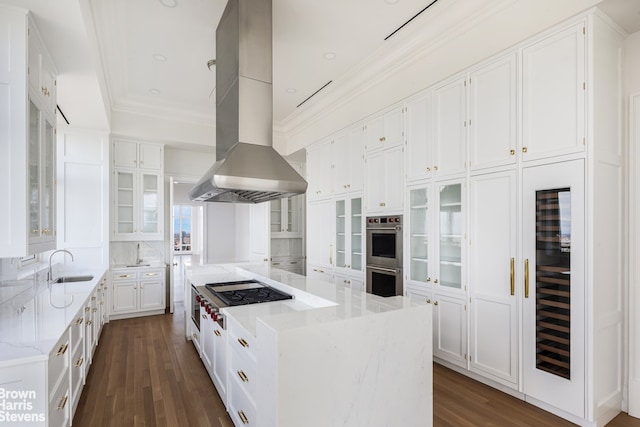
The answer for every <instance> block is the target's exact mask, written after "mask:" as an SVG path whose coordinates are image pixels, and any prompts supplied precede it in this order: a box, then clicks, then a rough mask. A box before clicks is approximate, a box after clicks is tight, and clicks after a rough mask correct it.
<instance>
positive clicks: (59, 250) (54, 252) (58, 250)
mask: <svg viewBox="0 0 640 427" xmlns="http://www.w3.org/2000/svg"><path fill="white" fill-rule="evenodd" d="M58 252H66V253H68V254H69V255H71V261H73V254H72V253H71V252H69V251H68V250H66V249H56V250H55V251H53V252H51V254H50V255H49V270H48V271H47V282H49V283H51V281H52V280H53V271H52V270H51V258H52V257H53V256H54V255H55V254H56V253H58Z"/></svg>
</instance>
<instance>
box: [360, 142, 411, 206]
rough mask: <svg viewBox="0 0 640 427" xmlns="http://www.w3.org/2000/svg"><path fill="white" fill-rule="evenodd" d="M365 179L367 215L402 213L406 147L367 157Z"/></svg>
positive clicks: (379, 152) (394, 148)
mask: <svg viewBox="0 0 640 427" xmlns="http://www.w3.org/2000/svg"><path fill="white" fill-rule="evenodd" d="M365 177H366V185H365V197H364V198H365V200H366V208H367V209H366V213H367V214H372V213H394V212H395V213H401V211H402V207H403V201H404V196H403V188H404V147H403V146H398V147H393V148H390V149H387V150H383V151H378V152H376V153H373V154H370V155H367V158H366V163H365Z"/></svg>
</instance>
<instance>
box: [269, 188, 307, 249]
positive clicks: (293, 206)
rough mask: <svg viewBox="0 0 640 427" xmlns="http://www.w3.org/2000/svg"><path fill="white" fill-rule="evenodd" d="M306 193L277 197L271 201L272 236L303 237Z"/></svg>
mask: <svg viewBox="0 0 640 427" xmlns="http://www.w3.org/2000/svg"><path fill="white" fill-rule="evenodd" d="M304 204H305V200H304V195H302V194H301V195H298V196H293V197H286V198H284V199H276V200H272V201H271V202H270V211H271V212H270V217H271V221H270V229H271V237H272V238H299V237H302V222H303V221H302V218H303V215H304V213H303V206H304Z"/></svg>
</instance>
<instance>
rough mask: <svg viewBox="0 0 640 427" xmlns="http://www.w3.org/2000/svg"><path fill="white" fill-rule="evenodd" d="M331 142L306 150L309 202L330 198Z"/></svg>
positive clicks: (324, 142)
mask: <svg viewBox="0 0 640 427" xmlns="http://www.w3.org/2000/svg"><path fill="white" fill-rule="evenodd" d="M331 161H332V160H331V140H326V141H323V142H321V143H319V144H316V145H314V146H313V147H310V148H308V149H307V182H308V183H309V188H308V189H307V197H308V199H309V200H316V199H323V198H326V197H330V196H331V165H332V163H331Z"/></svg>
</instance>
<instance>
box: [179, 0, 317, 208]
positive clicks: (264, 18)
mask: <svg viewBox="0 0 640 427" xmlns="http://www.w3.org/2000/svg"><path fill="white" fill-rule="evenodd" d="M271 44H272V42H271V0H228V2H227V6H226V8H225V10H224V13H223V15H222V18H221V19H220V23H219V24H218V28H217V29H216V56H217V57H216V158H217V161H216V162H215V163H214V164H213V166H212V167H211V168H210V169H209V170H208V171H207V173H206V174H205V175H204V177H203V178H202V179H201V180H200V181H199V182H198V184H196V186H195V187H194V188H193V189H192V190H191V193H190V194H189V196H190V198H191V200H194V201H207V202H240V203H260V202H266V201H269V200H273V199H279V198H283V197H289V196H292V195H296V194H301V193H304V192H305V191H306V190H307V182H306V181H305V180H304V179H303V178H302V177H301V176H300V175H299V174H298V173H297V172H296V171H295V170H294V169H293V168H292V167H291V165H289V164H288V163H287V161H286V160H284V159H283V158H282V156H280V154H278V152H277V151H275V150H274V149H273V146H272V145H273V144H272V140H273V90H272V87H271V82H272V66H271V64H272V62H271V58H272V49H271Z"/></svg>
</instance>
